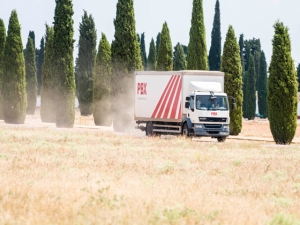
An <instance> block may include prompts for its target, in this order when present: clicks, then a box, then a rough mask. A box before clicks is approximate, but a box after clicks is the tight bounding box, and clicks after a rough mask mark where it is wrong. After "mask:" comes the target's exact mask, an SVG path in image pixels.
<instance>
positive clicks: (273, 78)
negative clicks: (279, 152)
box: [267, 21, 298, 144]
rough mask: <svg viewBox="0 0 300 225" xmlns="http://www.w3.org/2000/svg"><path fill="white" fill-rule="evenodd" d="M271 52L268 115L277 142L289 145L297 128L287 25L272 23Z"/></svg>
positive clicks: (295, 85) (293, 80) (292, 68)
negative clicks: (273, 30) (273, 32)
mask: <svg viewBox="0 0 300 225" xmlns="http://www.w3.org/2000/svg"><path fill="white" fill-rule="evenodd" d="M274 29H275V34H274V38H273V52H272V57H271V63H270V67H269V72H270V75H269V80H268V95H267V100H268V109H269V111H268V118H269V121H270V128H271V132H272V135H273V138H274V141H275V142H276V144H290V143H291V142H292V140H293V138H294V135H295V132H296V128H297V105H298V102H297V89H298V86H297V79H296V71H295V68H294V61H293V59H292V56H291V41H290V36H289V33H288V28H287V27H285V26H284V24H283V23H282V22H279V21H278V22H276V23H275V25H274Z"/></svg>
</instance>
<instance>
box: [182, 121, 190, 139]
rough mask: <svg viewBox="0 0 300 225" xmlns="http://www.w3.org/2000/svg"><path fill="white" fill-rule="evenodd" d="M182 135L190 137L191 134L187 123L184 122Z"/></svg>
mask: <svg viewBox="0 0 300 225" xmlns="http://www.w3.org/2000/svg"><path fill="white" fill-rule="evenodd" d="M182 136H184V137H189V136H190V131H189V127H188V125H187V123H184V124H183V126H182Z"/></svg>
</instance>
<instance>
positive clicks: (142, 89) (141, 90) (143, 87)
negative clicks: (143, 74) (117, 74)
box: [137, 83, 147, 95]
mask: <svg viewBox="0 0 300 225" xmlns="http://www.w3.org/2000/svg"><path fill="white" fill-rule="evenodd" d="M137 94H138V95H147V83H137Z"/></svg>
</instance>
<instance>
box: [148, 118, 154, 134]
mask: <svg viewBox="0 0 300 225" xmlns="http://www.w3.org/2000/svg"><path fill="white" fill-rule="evenodd" d="M153 135H155V133H154V132H153V124H152V122H151V121H148V122H147V125H146V136H153Z"/></svg>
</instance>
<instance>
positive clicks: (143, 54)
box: [140, 33, 147, 69]
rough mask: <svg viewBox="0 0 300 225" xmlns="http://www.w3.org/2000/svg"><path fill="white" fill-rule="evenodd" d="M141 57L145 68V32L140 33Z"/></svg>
mask: <svg viewBox="0 0 300 225" xmlns="http://www.w3.org/2000/svg"><path fill="white" fill-rule="evenodd" d="M140 48H141V57H142V64H143V67H144V69H146V68H147V53H146V44H145V33H142V35H141V44H140Z"/></svg>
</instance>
